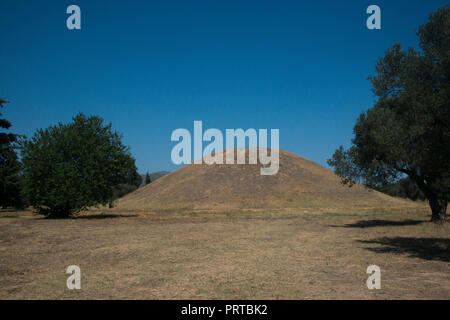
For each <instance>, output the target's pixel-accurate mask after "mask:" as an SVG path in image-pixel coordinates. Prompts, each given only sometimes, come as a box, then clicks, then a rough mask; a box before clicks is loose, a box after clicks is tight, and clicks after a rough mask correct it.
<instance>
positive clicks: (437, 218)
mask: <svg viewBox="0 0 450 320" xmlns="http://www.w3.org/2000/svg"><path fill="white" fill-rule="evenodd" d="M428 201H429V203H430V208H431V221H433V222H443V221H445V220H446V219H447V200H437V199H435V198H432V199H429V200H428Z"/></svg>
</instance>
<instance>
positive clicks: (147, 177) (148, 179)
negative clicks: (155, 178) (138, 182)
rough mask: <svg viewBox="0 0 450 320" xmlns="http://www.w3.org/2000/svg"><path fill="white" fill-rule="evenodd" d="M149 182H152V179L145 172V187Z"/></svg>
mask: <svg viewBox="0 0 450 320" xmlns="http://www.w3.org/2000/svg"><path fill="white" fill-rule="evenodd" d="M150 182H152V179H150V175H149V174H148V172H147V174H146V175H145V185H147V184H149V183H150Z"/></svg>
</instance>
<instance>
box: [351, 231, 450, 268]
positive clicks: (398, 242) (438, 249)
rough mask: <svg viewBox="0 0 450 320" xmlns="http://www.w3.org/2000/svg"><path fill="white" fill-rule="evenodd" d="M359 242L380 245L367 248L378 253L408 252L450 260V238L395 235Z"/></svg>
mask: <svg viewBox="0 0 450 320" xmlns="http://www.w3.org/2000/svg"><path fill="white" fill-rule="evenodd" d="M358 242H360V243H364V244H376V245H379V246H377V247H372V248H366V249H367V250H369V251H372V252H376V253H397V254H408V255H409V256H410V257H412V258H421V259H425V260H437V261H445V262H450V239H445V238H403V237H395V238H379V239H373V240H359V241H358Z"/></svg>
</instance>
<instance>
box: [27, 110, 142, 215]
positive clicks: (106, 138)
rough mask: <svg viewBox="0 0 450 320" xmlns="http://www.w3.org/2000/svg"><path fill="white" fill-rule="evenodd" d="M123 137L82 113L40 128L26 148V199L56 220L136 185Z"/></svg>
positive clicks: (108, 200) (101, 202)
mask: <svg viewBox="0 0 450 320" xmlns="http://www.w3.org/2000/svg"><path fill="white" fill-rule="evenodd" d="M121 138H122V136H121V135H119V134H118V133H117V132H113V131H112V130H111V124H107V125H104V124H103V119H101V118H99V117H97V116H90V117H86V116H85V115H84V114H81V113H80V114H78V115H77V116H75V117H73V121H72V122H70V123H68V124H62V123H59V124H58V125H56V126H52V127H49V128H47V129H45V130H43V129H40V130H38V131H37V132H36V134H35V135H34V136H33V138H32V139H31V140H29V141H26V142H24V145H23V150H22V162H23V175H24V193H25V195H26V197H27V200H28V201H29V202H30V204H31V205H32V206H33V207H34V208H36V209H37V210H38V212H39V213H41V214H43V215H45V216H48V217H55V218H60V217H68V216H70V215H72V214H74V213H77V212H79V211H81V210H84V209H86V208H87V207H90V206H96V205H105V204H107V203H110V202H111V201H112V200H113V198H114V190H115V189H117V188H118V186H120V185H121V184H132V185H136V184H137V181H136V177H137V176H138V175H137V172H136V166H135V160H134V159H133V158H132V157H131V155H130V153H129V149H128V148H127V147H126V146H124V145H123V144H122V142H121Z"/></svg>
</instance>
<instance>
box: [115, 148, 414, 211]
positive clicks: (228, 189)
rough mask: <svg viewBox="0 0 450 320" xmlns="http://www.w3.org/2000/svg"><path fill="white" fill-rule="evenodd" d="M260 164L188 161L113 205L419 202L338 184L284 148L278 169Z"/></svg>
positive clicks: (347, 206)
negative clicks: (270, 171) (271, 171)
mask: <svg viewBox="0 0 450 320" xmlns="http://www.w3.org/2000/svg"><path fill="white" fill-rule="evenodd" d="M221 153H222V152H221ZM247 153H248V151H247ZM247 163H248V162H247ZM260 168H261V166H260V165H259V164H258V165H249V164H245V165H242V164H241V165H237V164H236V165H226V164H223V165H217V164H215V165H206V164H202V165H198V164H189V165H186V166H184V167H182V168H180V169H178V170H176V171H174V172H171V173H170V174H167V175H165V176H164V177H162V178H160V179H158V180H157V181H154V182H152V183H151V184H149V185H147V186H144V187H142V188H139V189H138V190H136V191H134V192H132V193H130V194H128V195H126V196H125V197H123V198H121V199H119V200H118V201H117V208H116V209H119V210H120V209H127V210H133V209H136V210H161V209H175V210H177V209H188V210H193V211H194V210H236V209H237V210H241V209H269V210H272V209H273V210H286V209H288V210H289V211H291V210H299V211H302V212H303V211H304V210H306V211H308V210H311V211H325V212H331V211H342V210H347V211H349V210H350V211H349V212H352V211H351V210H359V209H362V210H373V211H378V210H382V209H383V208H394V207H395V208H405V207H416V206H417V204H415V203H414V202H413V201H409V200H405V199H400V198H394V197H391V196H388V195H386V194H383V193H381V192H378V191H375V190H367V189H366V188H365V187H363V186H361V185H359V184H356V185H354V186H353V187H352V188H348V187H346V186H342V185H341V183H340V180H339V178H338V177H337V176H336V175H335V174H334V172H332V171H331V170H329V169H327V168H325V167H322V166H320V165H319V164H317V163H315V162H313V161H311V160H308V159H305V158H302V157H300V156H297V155H295V154H293V153H290V152H286V151H282V150H280V169H279V172H278V174H276V175H273V176H262V175H260Z"/></svg>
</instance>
